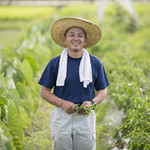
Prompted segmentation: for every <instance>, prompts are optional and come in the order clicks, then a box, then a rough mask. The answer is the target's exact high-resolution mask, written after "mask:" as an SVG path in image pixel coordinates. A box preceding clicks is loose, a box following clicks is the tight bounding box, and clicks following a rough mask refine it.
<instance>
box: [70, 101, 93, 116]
mask: <svg viewBox="0 0 150 150" xmlns="http://www.w3.org/2000/svg"><path fill="white" fill-rule="evenodd" d="M73 109H74V110H75V111H76V112H77V113H78V114H79V115H85V116H86V117H87V116H89V115H90V113H92V110H94V109H95V105H91V106H87V107H85V106H84V105H83V104H82V105H81V106H79V105H76V106H75V107H74V108H73Z"/></svg>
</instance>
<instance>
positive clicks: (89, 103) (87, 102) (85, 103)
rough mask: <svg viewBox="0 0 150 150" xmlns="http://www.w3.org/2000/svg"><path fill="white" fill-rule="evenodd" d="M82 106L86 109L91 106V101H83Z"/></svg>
mask: <svg viewBox="0 0 150 150" xmlns="http://www.w3.org/2000/svg"><path fill="white" fill-rule="evenodd" d="M83 105H84V106H85V107H87V106H91V105H92V103H91V101H84V102H83Z"/></svg>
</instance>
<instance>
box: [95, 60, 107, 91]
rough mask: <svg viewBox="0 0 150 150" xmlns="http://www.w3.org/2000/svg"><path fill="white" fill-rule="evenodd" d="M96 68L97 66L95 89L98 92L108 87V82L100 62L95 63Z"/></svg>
mask: <svg viewBox="0 0 150 150" xmlns="http://www.w3.org/2000/svg"><path fill="white" fill-rule="evenodd" d="M96 66H97V78H96V81H95V89H96V90H97V91H99V90H102V89H105V88H106V87H107V86H109V82H108V79H107V76H106V73H105V69H104V66H103V64H102V62H101V61H100V60H98V61H97V65H96Z"/></svg>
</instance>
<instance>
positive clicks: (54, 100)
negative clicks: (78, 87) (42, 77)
mask: <svg viewBox="0 0 150 150" xmlns="http://www.w3.org/2000/svg"><path fill="white" fill-rule="evenodd" d="M40 95H41V97H42V98H43V99H44V100H46V101H47V102H49V103H50V104H52V105H55V106H58V107H61V102H62V101H63V99H61V98H59V97H57V96H56V95H54V94H53V93H52V92H51V89H49V88H46V87H44V86H41V92H40Z"/></svg>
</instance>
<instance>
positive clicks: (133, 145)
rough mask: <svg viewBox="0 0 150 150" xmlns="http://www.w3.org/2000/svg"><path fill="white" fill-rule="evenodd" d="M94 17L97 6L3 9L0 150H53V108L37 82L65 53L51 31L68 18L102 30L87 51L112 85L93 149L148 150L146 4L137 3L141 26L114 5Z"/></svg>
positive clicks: (149, 26) (99, 111)
mask: <svg viewBox="0 0 150 150" xmlns="http://www.w3.org/2000/svg"><path fill="white" fill-rule="evenodd" d="M97 10H98V6H96V5H94V4H92V5H78V6H65V7H62V8H55V7H33V8H32V7H24V8H23V9H20V7H14V6H9V7H0V34H1V35H2V36H1V37H0V150H49V149H51V144H52V143H51V135H50V128H49V116H50V113H51V110H52V109H53V106H52V105H48V104H47V103H46V102H45V101H44V100H42V99H41V98H40V86H39V85H38V80H39V78H40V76H41V74H42V72H43V70H44V68H45V66H46V65H47V63H48V62H49V60H50V59H51V58H53V57H55V56H57V55H59V54H60V53H61V51H62V48H61V47H59V46H57V45H56V44H55V43H54V42H53V41H52V39H51V37H50V35H49V28H50V25H51V23H52V22H53V21H54V20H56V19H58V18H60V17H66V16H77V17H83V18H85V19H89V20H91V21H93V22H95V23H96V24H98V25H99V26H100V27H101V28H102V31H103V35H102V39H101V41H100V42H99V43H98V44H97V45H96V46H94V47H92V48H89V49H88V51H89V53H91V54H93V55H96V56H97V57H99V58H100V59H101V60H102V62H103V65H104V67H105V70H106V74H107V76H108V80H109V82H110V86H109V87H108V96H107V98H106V100H104V101H103V102H102V103H101V104H99V105H98V106H97V107H96V110H95V111H96V117H97V122H96V123H97V127H96V128H97V135H96V136H97V139H96V140H97V150H109V149H110V150H113V149H130V150H149V149H150V42H149V39H150V33H149V30H150V20H149V17H150V5H149V4H143V3H141V4H135V10H136V12H137V14H138V22H137V20H135V18H134V17H133V16H132V15H130V14H129V13H128V12H127V11H126V10H124V9H123V8H122V7H121V6H120V5H118V4H117V3H112V4H109V5H107V7H106V10H105V13H104V17H103V20H102V21H99V19H98V14H97ZM11 12H12V13H11ZM24 12H26V13H24ZM87 12H88V13H87ZM119 114H122V115H121V116H120V115H119Z"/></svg>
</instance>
